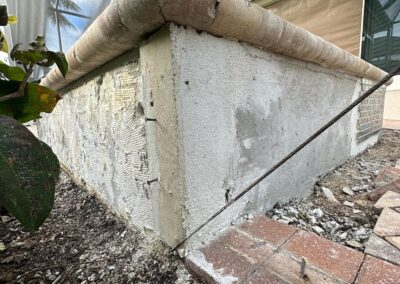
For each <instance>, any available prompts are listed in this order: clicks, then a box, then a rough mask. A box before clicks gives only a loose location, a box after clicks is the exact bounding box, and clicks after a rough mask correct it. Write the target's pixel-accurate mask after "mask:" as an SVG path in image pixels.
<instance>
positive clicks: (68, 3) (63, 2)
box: [49, 0, 81, 12]
mask: <svg viewBox="0 0 400 284" xmlns="http://www.w3.org/2000/svg"><path fill="white" fill-rule="evenodd" d="M49 1H50V5H51V6H53V8H55V7H56V5H57V0H49ZM58 8H59V9H64V10H67V11H72V12H80V11H81V8H80V7H79V6H78V5H77V4H76V3H75V2H74V1H73V0H60V2H59V3H58Z"/></svg>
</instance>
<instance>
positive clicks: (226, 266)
mask: <svg viewBox="0 0 400 284" xmlns="http://www.w3.org/2000/svg"><path fill="white" fill-rule="evenodd" d="M201 252H202V253H203V254H204V258H205V260H206V261H207V262H208V263H210V264H211V265H212V267H213V270H214V271H218V273H219V274H220V275H222V276H224V277H226V276H232V277H236V278H238V280H241V279H246V278H247V276H249V275H250V274H251V273H252V272H254V270H255V268H254V267H253V264H252V263H251V262H249V261H248V260H247V259H246V258H245V257H244V256H242V255H239V254H238V253H236V252H235V251H233V250H232V249H230V248H229V247H228V246H227V245H223V244H222V243H221V242H218V241H217V242H214V243H211V244H210V245H208V246H206V247H204V248H203V249H201Z"/></svg>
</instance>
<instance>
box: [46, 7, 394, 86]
mask: <svg viewBox="0 0 400 284" xmlns="http://www.w3.org/2000/svg"><path fill="white" fill-rule="evenodd" d="M167 23H175V24H178V25H185V26H190V27H193V28H195V29H197V30H201V31H205V32H208V33H210V34H213V35H216V36H221V37H226V38H232V39H236V40H238V41H243V42H246V43H249V44H251V45H254V46H257V47H259V48H262V49H267V50H270V51H273V52H275V53H279V54H283V55H286V56H289V57H293V58H297V59H300V60H303V61H307V62H313V63H316V64H319V65H322V66H325V67H329V68H332V69H337V70H342V71H344V72H347V73H350V74H352V75H355V76H357V77H365V78H368V79H371V80H374V81H377V80H380V79H382V78H383V77H384V76H385V75H386V72H384V71H382V70H381V69H379V68H377V67H375V66H373V65H371V64H369V63H367V62H365V61H363V60H362V59H360V58H358V57H356V56H354V55H352V54H350V53H349V52H347V51H345V50H343V49H341V48H339V47H337V46H335V45H334V44H332V43H330V42H328V41H326V40H324V39H322V38H320V37H318V36H316V35H314V34H312V33H310V32H308V31H306V30H304V29H302V28H300V27H298V26H296V25H294V24H291V23H289V22H287V21H286V20H284V19H282V18H280V17H279V16H276V15H275V14H273V13H271V12H269V11H267V10H265V9H263V8H262V7H260V6H258V5H256V4H253V3H250V2H248V1H246V0H146V1H143V0H134V1H132V0H113V1H112V2H111V4H110V5H109V6H108V7H107V8H106V9H105V10H104V12H103V13H102V14H101V15H100V16H99V17H98V18H97V19H96V20H95V21H94V22H93V24H92V25H91V26H90V27H89V28H88V29H87V30H86V31H85V33H84V34H83V35H82V36H81V37H80V38H79V40H78V41H77V42H76V43H75V44H74V45H73V47H72V48H71V49H70V50H69V51H68V52H67V54H66V56H67V60H68V63H69V67H70V68H69V74H68V75H67V77H66V78H63V77H62V76H61V74H60V72H59V71H58V69H56V68H55V69H53V70H51V71H50V73H49V74H48V75H47V76H46V77H45V78H44V79H43V80H42V84H43V85H45V86H48V87H51V88H55V89H60V88H62V87H65V86H66V85H68V84H70V83H71V82H73V81H75V80H77V79H79V78H81V77H82V76H84V75H85V74H87V73H89V72H91V71H93V70H95V69H96V68H97V67H99V66H101V65H103V64H105V63H106V62H108V61H110V60H112V59H114V58H115V57H117V56H119V55H121V54H122V53H124V52H126V51H127V50H130V49H132V48H134V47H137V46H138V45H139V44H140V43H141V42H142V41H143V40H145V39H146V38H147V37H148V36H149V35H151V34H153V33H154V32H156V31H157V30H159V29H160V28H162V27H163V26H164V25H166V24H167ZM389 83H390V82H389Z"/></svg>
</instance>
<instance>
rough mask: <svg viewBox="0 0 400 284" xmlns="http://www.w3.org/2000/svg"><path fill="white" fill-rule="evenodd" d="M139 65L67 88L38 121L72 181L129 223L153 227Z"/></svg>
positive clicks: (130, 65) (41, 135)
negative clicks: (92, 193) (95, 195)
mask: <svg viewBox="0 0 400 284" xmlns="http://www.w3.org/2000/svg"><path fill="white" fill-rule="evenodd" d="M140 95H141V76H140V63H139V61H137V60H136V61H134V62H130V63H129V64H126V65H124V66H121V67H118V68H116V69H113V70H111V71H107V72H105V73H104V74H102V75H100V76H96V77H95V78H93V79H91V80H89V81H87V82H85V83H83V84H81V85H80V86H78V87H76V88H74V89H72V90H70V91H68V92H67V94H66V95H65V96H64V97H63V99H62V100H61V101H60V102H59V104H58V105H57V107H56V109H55V110H54V112H53V113H52V114H51V115H44V118H43V119H41V120H40V121H39V123H38V132H39V137H40V138H41V139H43V140H44V141H45V142H46V143H48V144H49V145H50V146H51V147H52V149H53V150H54V152H55V153H56V154H57V156H58V158H59V159H60V161H61V163H62V164H63V165H64V166H65V167H66V168H67V169H68V171H69V172H70V173H72V175H73V176H74V178H75V180H76V181H78V182H80V183H81V184H83V185H85V186H86V187H87V188H88V189H90V190H93V192H96V193H97V194H98V195H99V196H100V197H101V198H102V199H104V200H105V201H106V203H107V204H109V205H110V206H111V208H112V209H114V210H115V211H116V212H118V213H119V214H120V215H122V216H123V217H125V218H126V219H128V220H129V221H130V222H131V223H133V224H135V225H137V226H139V227H145V228H149V229H154V228H153V227H154V226H153V224H154V217H153V204H152V193H151V192H150V188H149V186H148V185H147V181H148V180H149V173H148V163H147V149H146V147H145V144H146V143H145V120H144V116H143V110H142V108H141V106H140V104H139V99H140Z"/></svg>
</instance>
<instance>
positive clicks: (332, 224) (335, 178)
mask: <svg viewBox="0 0 400 284" xmlns="http://www.w3.org/2000/svg"><path fill="white" fill-rule="evenodd" d="M399 145H400V131H399V130H382V132H381V136H380V139H379V142H378V143H377V144H376V145H375V146H373V147H372V148H369V149H367V150H366V151H365V152H363V153H362V154H360V155H358V156H356V157H355V158H354V159H352V160H349V161H347V162H346V163H345V164H343V165H342V166H340V167H338V168H337V169H335V170H333V171H331V172H329V173H328V174H326V175H325V176H323V177H321V178H320V179H319V180H318V181H317V182H316V184H315V185H314V189H313V194H312V195H311V196H310V197H309V198H307V199H305V200H300V201H299V200H293V201H291V202H289V203H288V204H277V205H276V206H275V207H274V209H273V210H271V211H269V212H267V216H270V217H272V218H274V219H276V220H280V221H282V222H285V223H288V224H290V225H293V226H296V227H298V228H301V229H303V230H308V231H314V232H315V233H317V234H319V235H321V236H323V237H325V238H328V239H330V240H333V241H336V242H339V243H342V244H345V245H347V246H350V247H353V248H355V249H358V250H360V251H363V250H364V244H365V242H366V241H367V240H368V238H369V236H370V234H371V232H372V230H373V228H374V226H375V223H376V220H377V218H378V216H379V214H380V210H378V209H376V208H374V206H373V205H374V203H375V202H373V201H370V200H369V199H368V198H367V196H366V194H367V193H368V192H372V191H373V190H374V189H375V187H376V186H375V184H374V180H375V178H376V177H377V175H378V174H379V172H380V171H381V170H382V169H383V168H385V167H387V166H395V165H396V162H397V161H398V160H399V159H400V147H399ZM345 187H347V188H348V189H351V190H352V191H353V193H354V195H353V196H350V195H348V194H346V193H344V192H343V188H345ZM322 188H327V189H329V190H330V191H331V192H332V193H333V195H334V197H335V198H336V199H337V200H338V201H339V202H332V201H330V200H328V198H327V197H326V195H325V194H324V193H323V191H322ZM346 201H347V202H349V203H350V204H349V203H347V202H346ZM345 202H346V203H347V204H349V205H350V206H349V205H345V204H343V203H345Z"/></svg>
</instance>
